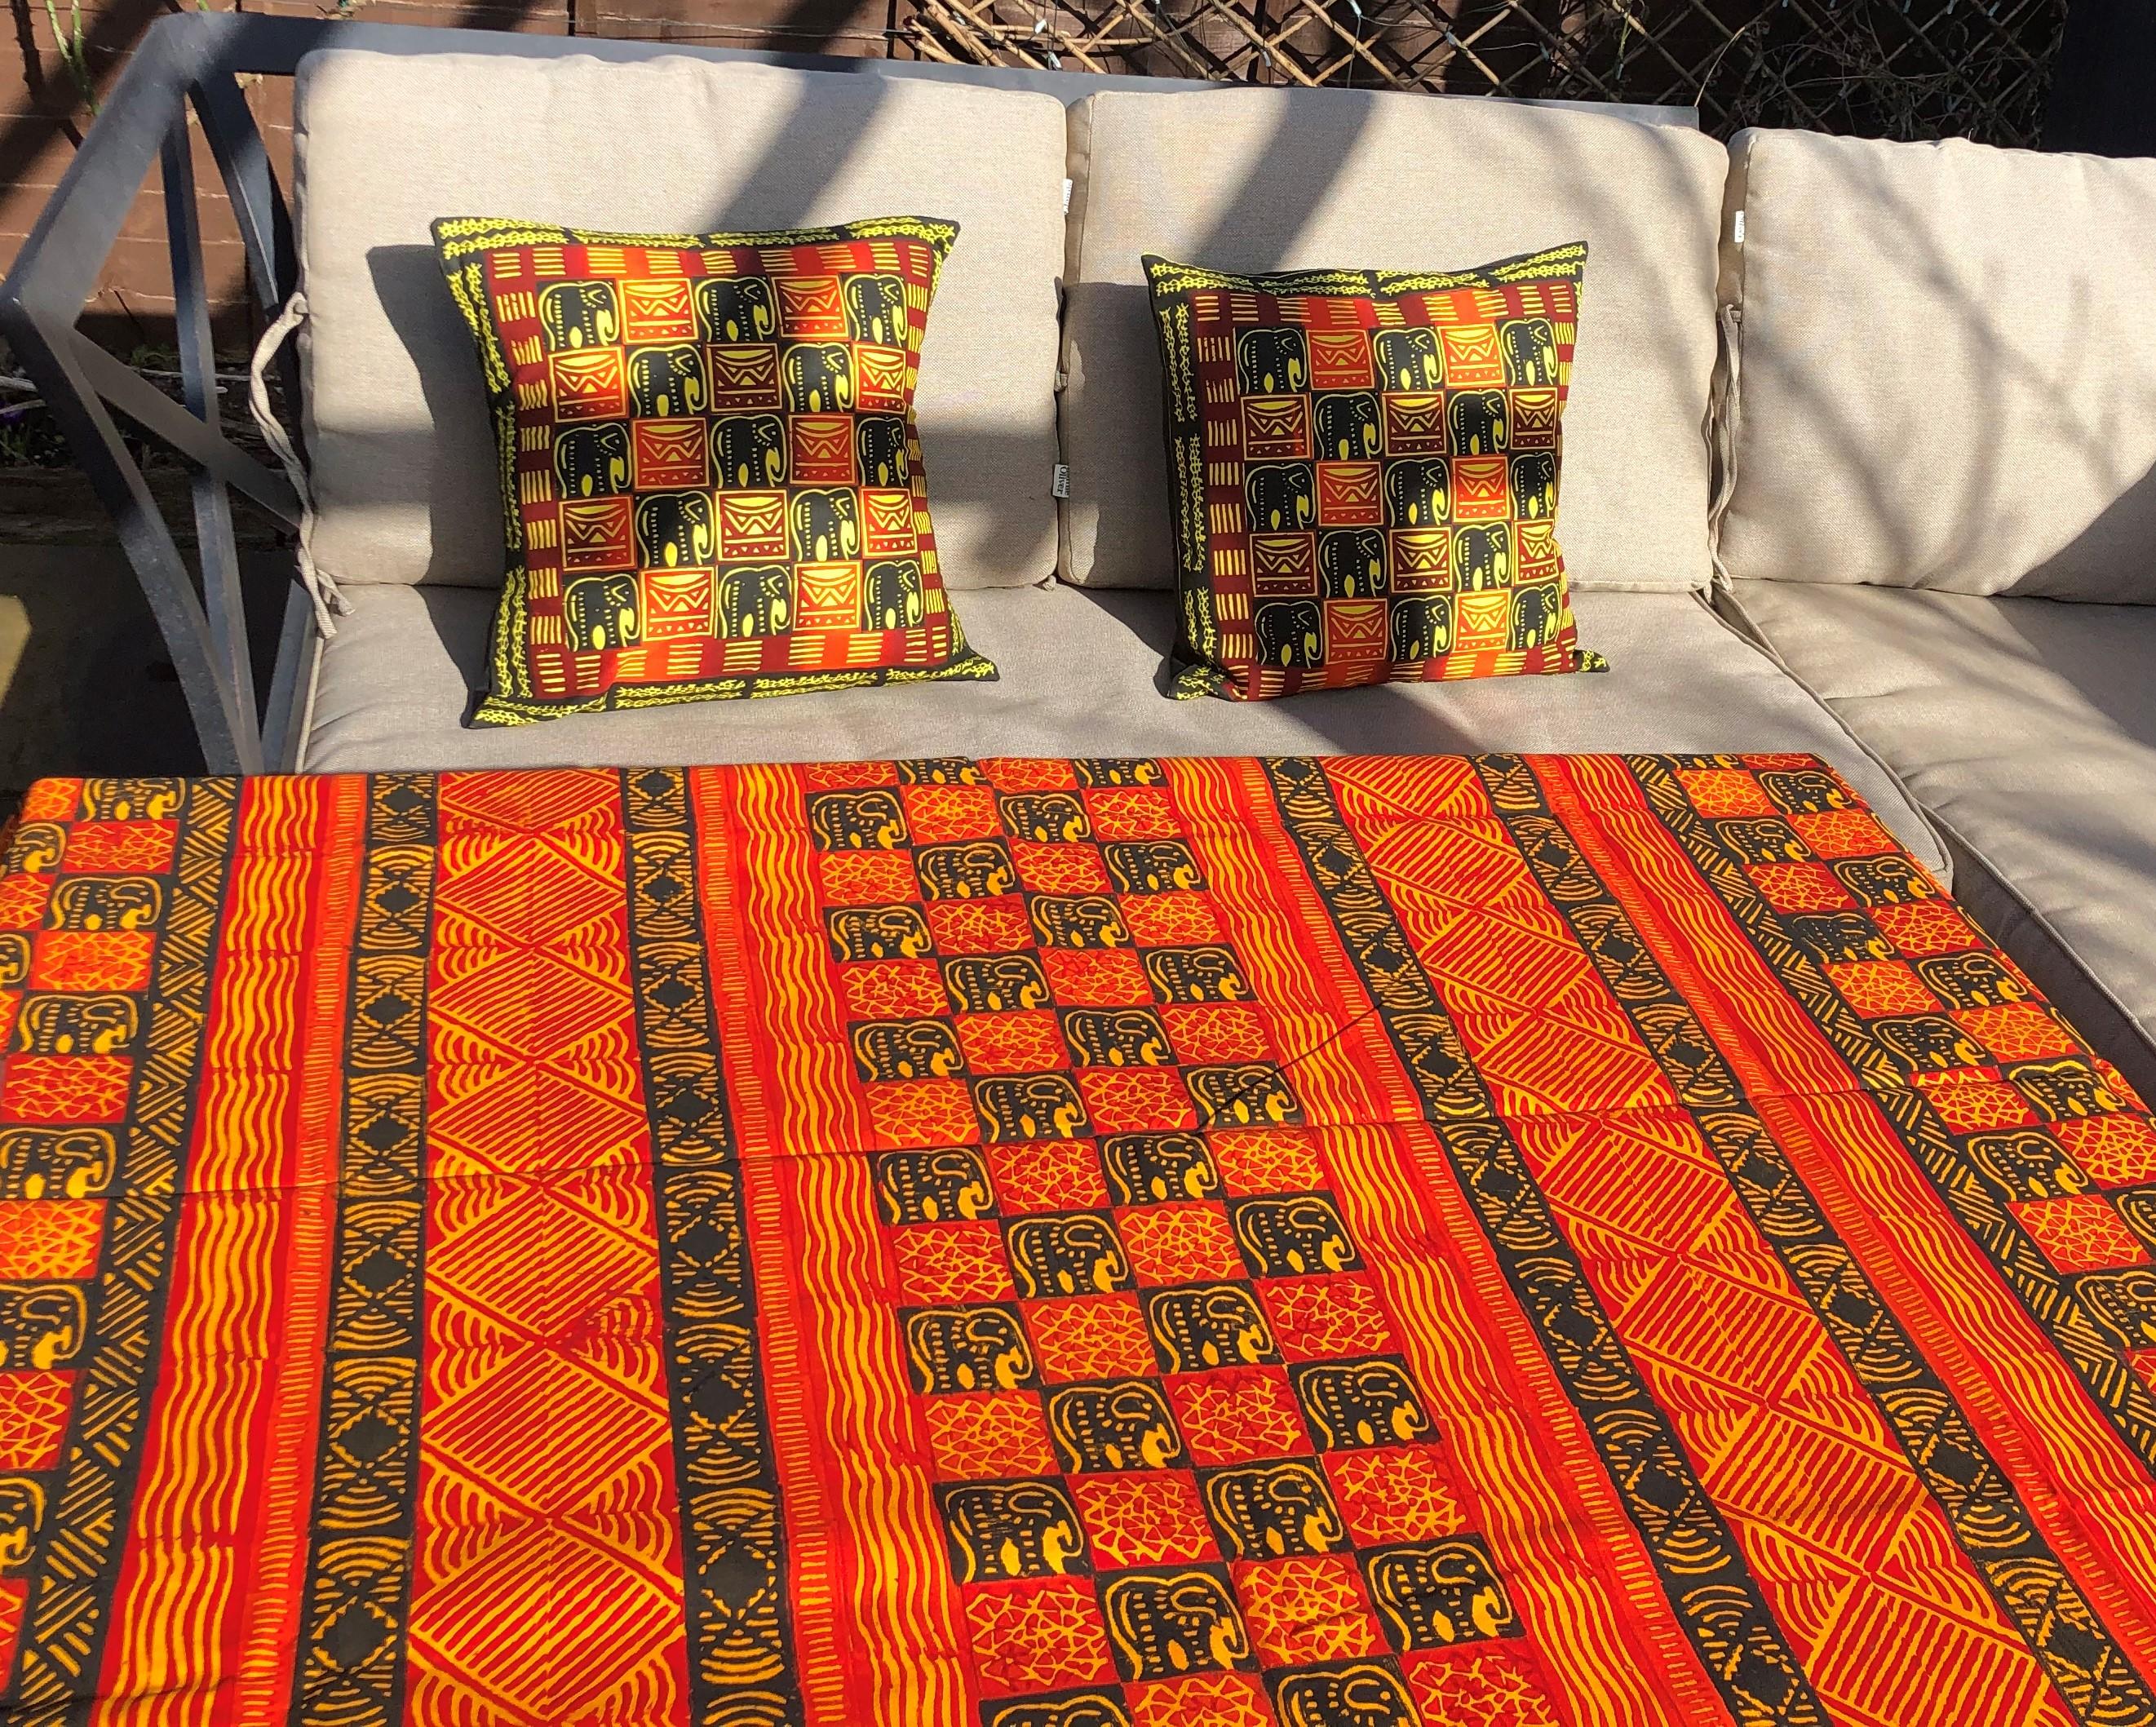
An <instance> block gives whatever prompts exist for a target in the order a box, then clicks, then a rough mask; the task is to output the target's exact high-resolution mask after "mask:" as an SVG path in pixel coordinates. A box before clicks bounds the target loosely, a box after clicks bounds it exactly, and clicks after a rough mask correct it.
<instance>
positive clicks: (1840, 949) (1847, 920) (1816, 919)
mask: <svg viewBox="0 0 2156 1727" xmlns="http://www.w3.org/2000/svg"><path fill="white" fill-rule="evenodd" d="M1788 927H1789V936H1790V939H1792V940H1793V941H1794V942H1795V943H1796V944H1797V945H1798V946H1799V947H1800V948H1804V950H1805V951H1806V952H1807V953H1809V954H1811V956H1812V957H1813V958H1814V959H1818V960H1820V961H1821V962H1823V963H1826V964H1845V963H1848V962H1851V961H1855V960H1859V959H1892V958H1893V957H1894V953H1893V949H1892V948H1889V947H1888V946H1887V945H1886V937H1884V936H1882V935H1881V934H1880V933H1879V928H1878V926H1877V925H1876V924H1875V923H1872V921H1871V919H1870V918H1869V917H1858V916H1857V915H1856V913H1855V912H1811V913H1808V914H1806V915H1804V916H1802V917H1791V918H1789V920H1788Z"/></svg>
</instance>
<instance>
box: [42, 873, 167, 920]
mask: <svg viewBox="0 0 2156 1727" xmlns="http://www.w3.org/2000/svg"><path fill="white" fill-rule="evenodd" d="M164 909H165V890H164V888H163V887H162V885H161V884H160V883H159V882H158V881H157V880H156V879H155V878H154V877H152V876H63V877H62V878H61V879H60V880H59V881H55V882H54V883H53V893H52V899H51V901H50V908H49V912H48V914H47V915H48V916H49V917H50V918H51V919H52V923H53V927H54V928H55V929H141V928H144V927H145V926H146V925H149V924H152V923H156V922H157V919H158V918H159V917H162V915H163V914H164Z"/></svg>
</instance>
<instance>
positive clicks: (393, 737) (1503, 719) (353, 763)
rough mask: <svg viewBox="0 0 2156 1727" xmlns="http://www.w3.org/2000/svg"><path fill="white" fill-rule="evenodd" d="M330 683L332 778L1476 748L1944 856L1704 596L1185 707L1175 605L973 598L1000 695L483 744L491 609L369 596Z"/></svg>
mask: <svg viewBox="0 0 2156 1727" xmlns="http://www.w3.org/2000/svg"><path fill="white" fill-rule="evenodd" d="M351 594H352V601H353V610H352V615H351V616H350V617H348V618H345V619H341V620H340V621H339V624H338V629H337V633H336V637H335V638H334V639H333V640H331V642H330V643H329V644H328V645H327V647H326V650H325V651H324V655H323V659H322V666H321V676H320V679H319V681H318V682H317V685H316V696H315V703H314V718H313V726H312V729H311V733H310V736H309V742H308V748H307V755H306V763H305V765H306V767H307V768H309V769H310V770H311V771H313V772H317V773H346V772H358V771H364V770H374V769H387V768H536V767H559V766H562V765H564V764H568V763H628V764H630V765H644V764H648V763H673V764H679V763H701V762H761V761H788V762H798V761H803V760H809V761H813V760H816V759H819V758H826V759H850V760H858V759H877V758H885V757H891V756H937V755H976V756H986V755H1058V756H1060V755H1110V756H1111V755H1265V754H1306V755H1307V754H1318V755H1332V754H1339V753H1433V754H1441V753H1453V752H1460V751H1471V750H1537V751H1541V750H1673V751H1686V752H1689V751H1701V752H1705V751H1711V750H1811V751H1815V752H1816V753H1819V754H1820V755H1824V756H1825V757H1827V758H1829V759H1830V760H1831V761H1833V762H1834V763H1835V764H1836V765H1837V766H1839V767H1840V768H1841V770H1842V772H1843V773H1844V774H1846V775H1848V777H1849V778H1850V779H1851V782H1852V783H1853V784H1855V785H1856V788H1857V789H1858V790H1859V791H1860V792H1861V793H1862V794H1864V796H1865V797H1866V798H1867V799H1870V800H1871V804H1873V806H1874V807H1875V808H1876V810H1878V812H1879V815H1880V816H1881V819H1882V820H1885V821H1886V824H1887V825H1889V826H1890V827H1892V829H1893V830H1894V831H1895V832H1896V833H1897V835H1899V836H1900V837H1901V839H1902V841H1903V843H1905V844H1906V845H1907V846H1910V847H1911V848H1912V850H1914V851H1917V855H1918V856H1922V857H1923V858H1924V859H1925V860H1926V861H1928V862H1932V863H1933V864H1935V865H1936V864H1939V863H1940V861H1941V860H1940V857H1939V854H1938V848H1937V846H1935V845H1934V844H1933V841H1932V840H1931V837H1930V835H1929V834H1928V832H1927V830H1926V829H1925V827H1924V825H1923V823H1922V821H1921V820H1919V819H1918V818H1917V815H1915V814H1914V812H1912V810H1910V809H1909V807H1908V805H1907V804H1906V803H1904V802H1903V801H1902V799H1901V797H1900V794H1898V793H1897V791H1896V790H1895V788H1894V784H1893V781H1892V779H1889V778H1888V776H1887V775H1886V774H1885V773H1883V772H1882V771H1881V769H1880V768H1879V767H1878V765H1877V764H1876V763H1874V762H1873V761H1871V759H1870V758H1868V757H1867V756H1866V755H1865V753H1863V751H1861V749H1859V748H1856V745H1855V744H1854V743H1852V742H1851V739H1850V737H1849V734H1848V733H1847V732H1845V731H1843V730H1842V729H1841V727H1840V726H1838V725H1837V724H1836V723H1835V722H1834V720H1833V719H1832V718H1831V717H1830V716H1829V715H1828V713H1827V712H1826V711H1825V709H1824V708H1822V707H1820V705H1819V704H1818V703H1817V702H1814V701H1813V700H1812V699H1811V698H1810V697H1809V696H1807V695H1805V694H1804V691H1802V690H1800V689H1799V688H1798V687H1797V686H1796V685H1795V684H1794V682H1792V681H1790V680H1789V678H1788V677H1787V676H1784V674H1783V673H1782V672H1781V671H1779V670H1777V669H1776V668H1775V666H1774V665H1773V664H1772V663H1771V662H1770V661H1769V660H1768V658H1767V656H1766V655H1763V654H1762V653H1761V652H1759V650H1758V649H1756V648H1754V647H1753V645H1751V644H1750V643H1749V642H1747V641H1744V640H1741V639H1740V638H1739V637H1738V635H1736V634H1735V633H1734V632H1732V630H1729V629H1728V628H1727V626H1726V625H1725V624H1722V622H1721V620H1720V619H1717V618H1716V617H1715V616H1714V614H1712V612H1710V611H1709V610H1708V609H1707V607H1706V605H1705V604H1703V603H1702V601H1701V600H1700V599H1698V598H1697V596H1695V595H1692V594H1587V595H1585V596H1584V597H1583V598H1581V599H1579V600H1578V613H1579V621H1580V628H1581V630H1582V632H1583V634H1584V637H1585V639H1586V640H1589V641H1591V642H1593V643H1594V644H1595V645H1597V646H1599V647H1601V648H1604V649H1605V650H1607V651H1608V652H1609V656H1610V658H1611V659H1612V660H1614V662H1615V666H1616V670H1615V671H1610V672H1606V673H1600V674H1589V673H1578V674H1573V675H1571V676H1562V677H1508V678H1486V679H1482V680H1479V681H1464V682H1453V683H1445V684H1383V685H1379V686H1377V687H1375V688H1373V689H1368V690H1342V691H1331V692H1327V693H1325V694H1321V695H1313V696H1296V697H1295V698H1294V699H1293V700H1292V701H1286V702H1221V701H1199V702H1177V701H1174V700H1172V699H1171V698H1169V697H1168V696H1165V695H1163V693H1162V666H1163V660H1164V658H1165V656H1166V654H1167V651H1168V640H1169V638H1170V636H1171V635H1173V627H1174V603H1173V600H1171V599H1169V598H1168V596H1167V595H1166V594H1144V593H1131V592H1109V591H1103V590H1101V589H1094V590H1091V591H1090V592H1088V591H1085V590H1081V589H1075V588H1071V587H1068V586H1064V585H1060V584H1059V585H1053V586H1050V587H1045V588H1029V589H997V590H994V591H991V592H983V593H978V594H967V595H965V596H963V598H962V599H961V600H960V602H959V608H958V609H959V613H960V615H961V616H962V619H964V621H965V625H966V634H967V635H968V637H969V638H970V639H971V640H973V643H974V644H975V645H977V646H978V647H979V648H980V649H981V650H982V651H983V652H984V653H986V654H987V655H988V656H989V657H990V658H992V659H993V660H995V662H996V663H997V665H998V666H999V667H1000V668H1001V670H1002V672H1003V676H1002V678H1001V680H1000V681H998V682H995V683H991V684H910V685H906V686H901V687H893V688H886V689H870V690H840V691H832V692H830V693H829V694H824V695H814V696H778V697H773V698H772V699H770V700H768V701H758V702H696V703H690V704H688V705H686V706H683V707H651V708H643V709H639V710H636V711H634V712H622V713H608V714H587V715H579V716H577V717H572V718H567V719H558V720H548V721H547V722H544V723H542V724H539V725H532V726H516V727H509V728H506V729H500V728H494V729H489V730H485V731H468V730H465V729H464V728H463V727H461V726H460V725H459V721H460V719H461V718H462V717H463V715H464V713H465V710H466V709H467V708H469V707H470V705H471V688H472V686H473V684H474V683H475V681H478V680H479V679H480V678H481V677H483V676H485V638H486V626H487V619H488V618H489V616H490V613H491V610H492V601H493V596H492V595H491V594H480V593H474V592H472V591H470V590H469V589H448V588H423V589H416V590H415V589H410V588H406V587H393V586H388V585H373V586H367V587H355V588H353V589H352V590H351Z"/></svg>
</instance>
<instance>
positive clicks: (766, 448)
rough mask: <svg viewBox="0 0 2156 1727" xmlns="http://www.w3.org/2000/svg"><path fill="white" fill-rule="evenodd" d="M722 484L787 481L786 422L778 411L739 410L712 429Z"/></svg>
mask: <svg viewBox="0 0 2156 1727" xmlns="http://www.w3.org/2000/svg"><path fill="white" fill-rule="evenodd" d="M711 447H712V448H713V449H714V450H717V451H718V453H719V484H720V485H721V486H734V487H737V488H754V487H760V486H781V485H783V484H784V483H785V481H786V423H785V422H784V421H783V420H782V419H779V417H778V415H777V414H729V415H728V416H727V417H726V419H722V420H721V421H720V422H719V423H718V424H717V425H716V426H715V427H713V428H712V430H711Z"/></svg>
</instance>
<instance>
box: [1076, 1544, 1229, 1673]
mask: <svg viewBox="0 0 2156 1727" xmlns="http://www.w3.org/2000/svg"><path fill="white" fill-rule="evenodd" d="M1101 1606H1102V1608H1103V1609H1104V1611H1105V1613H1106V1619H1107V1624H1108V1642H1109V1644H1110V1646H1111V1647H1112V1648H1113V1649H1114V1651H1115V1654H1116V1662H1117V1663H1118V1664H1119V1666H1120V1667H1121V1668H1122V1672H1123V1673H1125V1674H1127V1676H1128V1677H1129V1678H1132V1679H1134V1680H1135V1679H1166V1678H1178V1677H1179V1676H1180V1675H1182V1674H1183V1673H1199V1672H1208V1671H1214V1672H1217V1671H1225V1670H1228V1669H1230V1668H1238V1667H1244V1666H1247V1665H1248V1664H1249V1663H1250V1632H1249V1631H1248V1629H1247V1628H1245V1626H1244V1624H1243V1617H1242V1615H1241V1614H1240V1612H1239V1611H1237V1610H1236V1606H1235V1596H1234V1595H1233V1594H1231V1593H1230V1592H1229V1588H1228V1586H1227V1585H1226V1584H1225V1583H1224V1582H1223V1581H1221V1580H1220V1579H1219V1578H1218V1577H1216V1576H1214V1575H1213V1574H1212V1573H1211V1572H1210V1571H1200V1570H1185V1571H1171V1572H1168V1573H1166V1574H1162V1573H1158V1572H1146V1571H1136V1572H1122V1573H1119V1574H1117V1575H1116V1576H1115V1577H1114V1579H1113V1580H1112V1581H1110V1582H1109V1583H1108V1584H1107V1586H1106V1587H1105V1588H1103V1589H1102V1591H1101Z"/></svg>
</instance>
